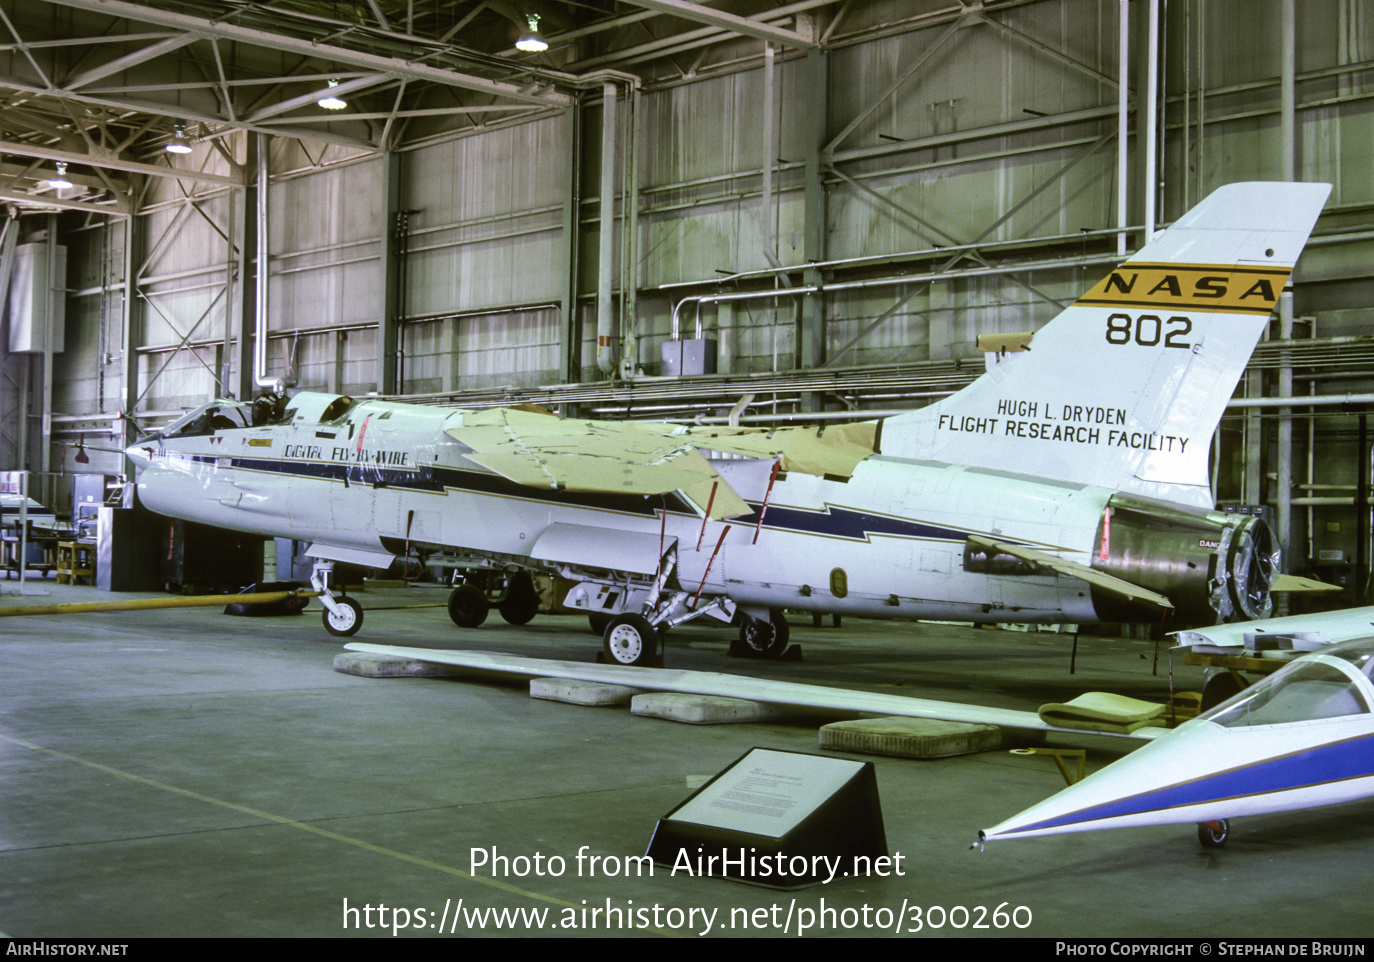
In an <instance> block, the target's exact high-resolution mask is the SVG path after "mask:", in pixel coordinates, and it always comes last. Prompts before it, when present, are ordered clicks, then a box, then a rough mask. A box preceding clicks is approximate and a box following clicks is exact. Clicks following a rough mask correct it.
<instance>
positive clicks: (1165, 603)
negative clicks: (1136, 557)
mask: <svg viewBox="0 0 1374 962" xmlns="http://www.w3.org/2000/svg"><path fill="white" fill-rule="evenodd" d="M968 540H969V541H971V542H972V543H973V544H976V545H981V546H982V547H984V548H992V549H994V550H996V551H1000V552H1002V553H1003V554H1009V555H1011V556H1012V557H1013V558H1020V559H1021V560H1022V561H1029V562H1031V563H1032V564H1037V565H1041V566H1042V567H1045V568H1049V569H1050V570H1051V571H1055V572H1058V573H1059V574H1061V575H1069V576H1070V577H1073V578H1078V579H1079V580H1081V581H1086V582H1088V584H1090V585H1095V586H1097V587H1098V588H1101V589H1102V590H1104V591H1110V592H1111V593H1113V594H1116V595H1120V596H1121V597H1123V598H1125V599H1127V600H1128V601H1143V602H1146V603H1148V604H1152V605H1157V606H1158V607H1160V608H1163V609H1166V610H1173V607H1174V605H1173V602H1171V601H1170V600H1169V599H1168V598H1166V597H1164V596H1163V595H1161V594H1158V593H1157V592H1154V591H1151V590H1150V589H1148V588H1142V587H1140V586H1139V585H1133V584H1131V583H1130V582H1129V581H1126V580H1125V579H1123V578H1118V577H1116V576H1115V575H1109V574H1107V573H1106V572H1103V571H1098V570H1097V569H1095V568H1090V567H1088V566H1087V565H1085V564H1079V563H1078V562H1077V561H1069V560H1068V559H1066V558H1058V557H1056V556H1054V555H1052V554H1046V553H1045V552H1043V551H1036V550H1035V549H1034V548H1028V547H1026V546H1025V545H1020V544H1007V543H1006V542H1004V541H996V540H994V539H992V538H984V537H983V536H982V535H976V534H971V535H969V537H968Z"/></svg>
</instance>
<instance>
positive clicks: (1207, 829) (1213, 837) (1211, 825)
mask: <svg viewBox="0 0 1374 962" xmlns="http://www.w3.org/2000/svg"><path fill="white" fill-rule="evenodd" d="M1230 837H1231V823H1230V822H1228V821H1226V819H1224V818H1221V819H1217V820H1216V821H1215V822H1199V823H1198V827H1197V840H1198V841H1199V842H1201V843H1202V847H1203V848H1221V847H1222V846H1223V845H1225V844H1226V840H1227V839H1228V838H1230Z"/></svg>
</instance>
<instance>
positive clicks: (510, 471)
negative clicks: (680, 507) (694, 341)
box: [447, 408, 752, 520]
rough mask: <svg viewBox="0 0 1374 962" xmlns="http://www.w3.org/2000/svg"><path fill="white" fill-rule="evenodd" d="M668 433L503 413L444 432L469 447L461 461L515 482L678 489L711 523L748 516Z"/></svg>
mask: <svg viewBox="0 0 1374 962" xmlns="http://www.w3.org/2000/svg"><path fill="white" fill-rule="evenodd" d="M673 428H674V426H673V425H668V424H651V423H645V422H638V421H625V422H599V421H574V420H563V419H561V418H556V417H553V416H550V415H547V414H535V413H532V412H529V411H519V410H511V409H504V408H503V409H498V410H493V411H481V412H478V413H475V414H464V416H463V424H462V426H460V427H453V428H448V429H447V434H448V435H449V436H450V437H452V438H454V439H455V440H457V441H460V442H462V443H463V444H465V445H467V446H468V447H469V448H471V449H472V453H471V454H468V455H467V456H466V457H467V458H468V460H470V461H475V462H476V463H478V464H480V465H482V466H483V467H486V468H488V469H490V470H492V471H495V472H496V473H497V474H499V475H501V476H502V477H503V478H508V479H509V480H511V481H514V482H516V483H517V484H523V485H528V486H529V487H536V488H557V489H560V490H567V491H588V492H597V493H605V494H640V495H649V494H667V493H669V492H671V491H681V492H682V493H683V495H685V496H686V497H687V498H688V499H689V500H690V501H692V502H693V503H695V504H696V505H697V506H698V507H699V508H700V509H701V510H702V512H703V513H704V514H707V515H709V516H710V517H711V518H713V519H716V520H719V519H723V518H736V517H739V516H740V515H746V514H749V513H750V512H751V510H752V509H751V508H750V507H749V505H747V504H746V503H745V502H744V499H743V498H741V497H740V496H739V494H738V493H736V492H735V490H734V489H733V488H732V487H730V485H729V484H728V483H726V481H725V479H724V478H722V477H721V476H720V475H719V474H718V473H717V472H716V469H715V468H713V467H711V464H710V462H708V461H707V460H706V459H705V458H704V457H702V455H701V454H700V452H698V451H697V450H695V448H694V446H693V445H691V444H684V443H682V442H681V441H680V440H679V439H677V438H675V437H672V436H670V435H671V432H672V430H673ZM708 509H709V510H708Z"/></svg>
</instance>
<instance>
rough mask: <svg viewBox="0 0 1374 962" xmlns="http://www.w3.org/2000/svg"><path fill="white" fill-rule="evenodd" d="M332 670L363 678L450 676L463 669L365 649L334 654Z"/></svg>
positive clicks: (459, 672) (458, 673) (461, 671)
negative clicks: (378, 653)
mask: <svg viewBox="0 0 1374 962" xmlns="http://www.w3.org/2000/svg"><path fill="white" fill-rule="evenodd" d="M334 670H335V671H338V672H342V673H343V674H345V675H360V676H362V677H363V678H451V677H453V676H454V675H461V674H462V673H463V669H461V668H455V667H454V666H452V665H435V664H431V663H430V662H427V661H416V660H415V659H413V658H399V657H397V656H395V655H374V654H372V653H371V652H365V651H345V652H341V653H340V654H337V655H335V656H334Z"/></svg>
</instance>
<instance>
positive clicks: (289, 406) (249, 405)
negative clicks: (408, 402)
mask: <svg viewBox="0 0 1374 962" xmlns="http://www.w3.org/2000/svg"><path fill="white" fill-rule="evenodd" d="M355 403H356V402H355V401H354V399H353V398H351V397H349V396H348V395H346V394H315V393H310V392H302V393H300V394H298V395H296V396H295V397H287V395H285V394H283V393H280V392H273V393H269V394H263V395H262V396H260V397H257V398H255V399H253V400H252V401H236V400H233V399H232V398H216V399H215V400H213V401H209V402H207V403H205V404H202V405H201V406H200V407H198V408H195V409H194V410H192V411H188V412H187V413H186V414H183V415H182V416H181V417H179V418H177V419H176V420H175V421H173V422H172V423H171V424H169V425H167V426H166V427H164V428H163V429H162V430H160V431H158V432H156V436H157V437H161V438H169V439H170V438H194V437H203V436H205V435H209V434H213V433H215V432H216V431H232V430H236V429H241V428H260V427H270V426H272V425H276V424H290V423H292V422H293V421H307V422H310V423H316V424H328V423H330V422H332V421H337V420H339V419H340V418H342V417H343V416H344V415H346V414H347V413H348V412H349V411H351V410H352V409H353V406H354V404H355Z"/></svg>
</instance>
